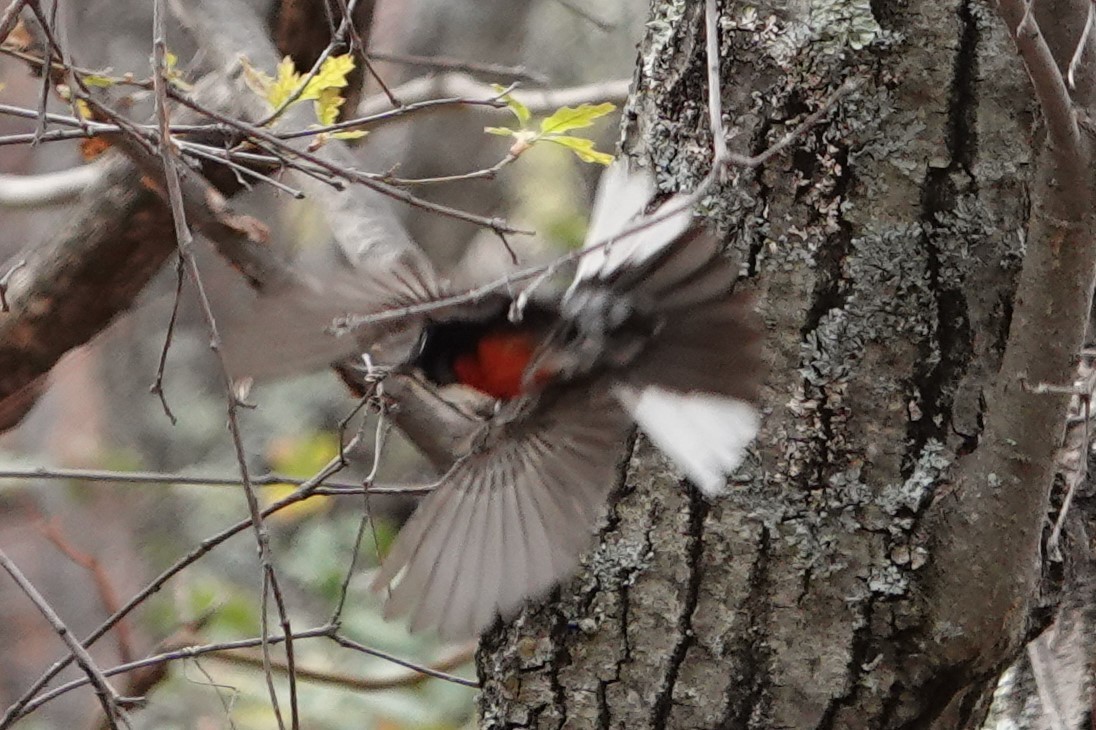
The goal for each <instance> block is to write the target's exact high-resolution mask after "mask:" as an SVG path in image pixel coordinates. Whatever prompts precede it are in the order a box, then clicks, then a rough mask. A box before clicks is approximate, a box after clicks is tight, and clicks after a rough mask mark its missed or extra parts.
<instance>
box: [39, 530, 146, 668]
mask: <svg viewBox="0 0 1096 730" xmlns="http://www.w3.org/2000/svg"><path fill="white" fill-rule="evenodd" d="M38 528H39V529H40V530H41V532H42V534H44V535H45V536H46V539H47V540H49V541H50V542H51V543H53V544H54V546H55V547H56V548H57V549H58V550H60V551H61V552H62V553H64V555H65V557H67V558H68V559H69V560H71V561H72V562H73V563H75V564H76V565H78V566H80V567H81V568H83V569H84V570H86V571H87V572H88V573H90V574H91V578H92V580H93V581H94V582H95V590H96V591H97V592H98V593H99V599H100V600H101V601H102V602H103V608H105V609H106V610H107V613H114V612H115V611H117V610H118V606H119V605H120V601H119V600H118V592H117V591H116V590H115V589H114V585H113V583H111V581H110V576H109V575H107V572H106V571H105V570H104V569H103V566H102V564H101V563H100V562H99V561H98V559H96V557H95V556H94V555H88V554H87V553H84V552H81V551H80V550H78V549H77V548H76V546H75V545H73V544H72V543H71V542H69V540H68V538H66V537H65V535H64V533H63V532H62V531H61V527H60V525H59V524H58V522H57V521H56V520H53V519H46V518H45V516H44V515H42V516H40V519H39V521H38ZM118 656H119V658H120V659H121V660H122V661H123V662H129V661H133V635H132V632H131V631H130V627H129V622H128V621H121V622H119V623H118Z"/></svg>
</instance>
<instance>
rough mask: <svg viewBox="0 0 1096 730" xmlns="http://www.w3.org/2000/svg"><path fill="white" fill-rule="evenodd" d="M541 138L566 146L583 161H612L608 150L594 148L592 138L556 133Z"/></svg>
mask: <svg viewBox="0 0 1096 730" xmlns="http://www.w3.org/2000/svg"><path fill="white" fill-rule="evenodd" d="M541 139H543V140H544V141H545V142H554V143H555V144H558V145H561V146H563V147H566V148H567V149H569V150H571V151H572V152H574V153H575V155H577V156H578V158H579V159H580V160H582V161H583V162H596V163H597V164H599V165H609V164H611V163H612V161H613V156H612V155H610V154H609V153H608V152H599V151H598V150H596V149H594V140H592V139H586V138H584V137H571V136H570V135H556V134H553V135H549V136H547V137H541Z"/></svg>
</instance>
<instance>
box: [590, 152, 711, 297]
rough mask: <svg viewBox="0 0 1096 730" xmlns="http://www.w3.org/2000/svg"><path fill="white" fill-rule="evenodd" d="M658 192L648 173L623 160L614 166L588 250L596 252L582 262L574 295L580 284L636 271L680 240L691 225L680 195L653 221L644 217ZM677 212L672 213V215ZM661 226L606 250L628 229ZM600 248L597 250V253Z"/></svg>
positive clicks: (601, 192)
mask: <svg viewBox="0 0 1096 730" xmlns="http://www.w3.org/2000/svg"><path fill="white" fill-rule="evenodd" d="M656 192H657V188H656V187H655V183H654V179H653V178H652V177H651V175H650V173H649V172H647V171H646V170H637V171H631V170H629V169H628V161H627V160H626V159H624V158H621V159H619V160H617V161H616V162H615V163H613V164H612V165H611V166H610V167H609V169H608V170H606V171H605V174H603V175H602V177H601V184H600V185H599V186H598V192H597V197H596V198H595V199H594V209H593V212H592V213H591V215H590V228H589V230H588V231H587V233H586V243H585V248H594V250H593V251H591V252H590V253H588V254H586V255H585V256H583V257H582V258H580V259H579V263H578V270H577V271H576V272H575V281H574V283H573V284H572V285H571V288H572V289H573V288H574V287H575V286H577V285H579V284H580V283H581V282H582V281H586V280H589V279H602V278H605V277H606V276H609V275H610V274H611V273H612V272H614V271H616V270H618V269H620V268H622V267H625V266H634V265H636V264H638V263H640V262H642V261H644V260H645V259H647V258H648V257H650V256H652V255H654V254H656V253H657V252H658V251H660V250H662V249H663V248H664V247H665V246H666V245H667V244H669V243H670V242H671V241H673V240H674V239H675V238H676V237H677V236H679V235H681V233H683V232H684V231H685V229H686V228H688V227H689V223H690V221H691V220H692V215H693V212H692V209H691V208H690V207H689V206H685V205H683V204H682V202H683V200H684V196H681V195H676V196H674V197H672V198H670V199H669V200H668V201H666V202H665V203H664V204H663V205H661V206H660V207H659V208H658V209H657V210H656V211H654V212H653V213H651V214H650V215H644V214H643V211H644V208H646V206H647V204H648V203H650V202H651V199H652V198H653V197H654V195H655V193H656ZM671 211H673V212H671ZM644 221H657V222H654V223H650V224H649V225H646V226H644V227H643V228H641V229H640V230H638V231H636V232H635V233H630V234H628V235H626V236H624V237H622V238H621V239H620V240H619V241H613V242H612V243H609V244H607V245H602V244H604V243H605V242H606V241H608V240H610V239H612V238H613V237H614V236H616V235H618V234H620V233H621V232H622V231H624V229H625V228H628V227H629V226H630V225H635V224H640V223H643V222H644ZM595 247H596V248H595Z"/></svg>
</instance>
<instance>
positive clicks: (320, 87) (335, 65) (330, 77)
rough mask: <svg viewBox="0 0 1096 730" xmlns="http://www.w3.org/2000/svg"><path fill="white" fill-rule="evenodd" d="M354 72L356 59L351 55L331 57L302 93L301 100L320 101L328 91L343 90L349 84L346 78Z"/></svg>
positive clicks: (321, 65) (322, 64) (321, 66)
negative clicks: (321, 96)
mask: <svg viewBox="0 0 1096 730" xmlns="http://www.w3.org/2000/svg"><path fill="white" fill-rule="evenodd" d="M353 70H354V57H353V56H352V55H350V54H349V53H344V54H343V55H341V56H331V57H329V58H327V59H325V60H324V62H323V63H321V64H320V69H319V70H318V71H317V72H316V75H315V76H313V77H312V78H311V79H310V80H309V82H308V85H307V86H305V87H304V91H303V92H301V99H302V100H305V99H318V98H319V97H320V94H322V93H323V92H324V91H325V90H327V89H342V88H344V87H345V86H346V85H347V84H348V83H349V82H348V81H347V80H346V77H347V76H349V75H350V72H351V71H353Z"/></svg>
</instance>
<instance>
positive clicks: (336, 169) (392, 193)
mask: <svg viewBox="0 0 1096 730" xmlns="http://www.w3.org/2000/svg"><path fill="white" fill-rule="evenodd" d="M168 93H169V95H170V96H171V97H172V98H173V99H175V100H177V101H179V102H180V103H182V104H185V105H186V106H188V107H190V108H191V109H194V110H195V111H199V112H201V113H203V114H206V115H208V116H210V117H212V118H213V119H216V120H217V121H219V122H222V123H223V124H227V125H229V126H230V127H233V128H235V129H238V130H240V131H241V132H243V133H244V134H246V135H247V136H248V137H250V138H252V139H254V140H260V141H261V142H264V143H266V144H267V145H269V146H271V147H274V148H275V149H278V150H279V151H281V152H283V153H284V154H285V155H286V156H287V158H286V162H285V164H286V165H287V166H289V167H295V166H294V165H293V163H292V162H291V160H292V159H293V158H300V159H302V160H305V161H307V162H310V163H312V164H313V165H315V166H317V167H320V168H322V169H324V170H327V171H328V172H330V173H332V174H333V175H335V176H337V177H341V178H343V179H344V180H348V181H350V182H356V183H360V184H362V185H364V186H366V187H367V188H370V189H372V190H375V191H376V192H379V193H381V194H382V195H386V196H388V197H390V198H393V199H395V200H398V201H400V202H402V203H406V204H407V205H410V206H412V207H414V208H419V209H420V210H425V211H429V212H431V213H437V214H438V215H443V216H446V217H449V218H454V219H456V220H462V221H467V222H468V223H474V224H476V225H478V226H481V227H483V228H490V229H491V230H502V231H504V232H506V233H519V234H522V235H527V236H531V235H533V231H527V230H523V229H520V228H514V227H512V226H510V225H509V224H507V223H506V222H505V221H504V220H502V219H501V218H487V217H485V216H479V215H475V214H473V213H467V212H465V211H463V210H458V209H456V208H451V207H449V206H447V205H441V204H439V203H433V202H430V201H427V200H423V199H422V198H419V197H416V196H415V195H412V194H411V193H408V192H407V191H406V190H401V189H399V188H397V187H394V186H392V185H388V184H386V183H383V182H380V181H378V180H377V179H375V177H374V176H373V175H370V174H367V173H363V172H361V171H360V170H356V169H354V168H350V167H345V166H343V165H339V164H336V163H334V162H330V161H328V160H326V159H324V158H322V157H319V156H317V155H314V154H312V153H311V152H307V151H305V150H299V149H295V148H293V147H290V146H289V145H288V144H286V143H285V142H284V141H283V140H281V139H279V138H278V137H276V136H275V135H274V134H272V133H270V132H268V131H267V130H265V129H260V128H259V127H256V126H254V125H252V124H248V123H246V122H242V121H240V120H238V119H232V118H231V117H228V116H226V115H224V114H221V113H219V112H217V111H216V110H214V109H209V108H208V107H205V106H203V105H201V104H199V103H198V102H196V101H194V100H193V99H191V98H189V97H188V96H187V95H186V94H183V93H181V92H179V91H178V90H176V89H169V90H168Z"/></svg>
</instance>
